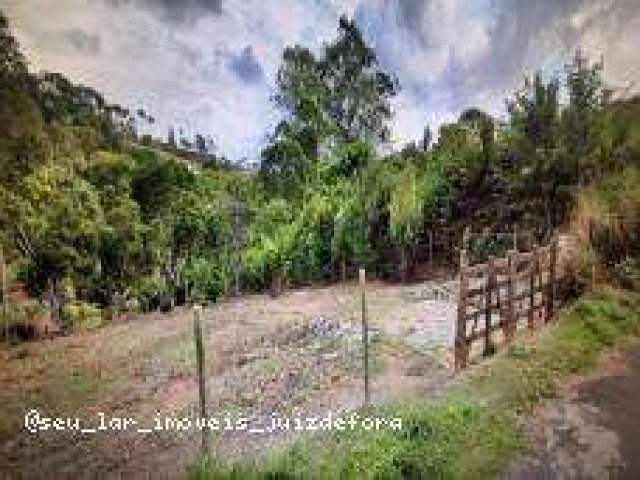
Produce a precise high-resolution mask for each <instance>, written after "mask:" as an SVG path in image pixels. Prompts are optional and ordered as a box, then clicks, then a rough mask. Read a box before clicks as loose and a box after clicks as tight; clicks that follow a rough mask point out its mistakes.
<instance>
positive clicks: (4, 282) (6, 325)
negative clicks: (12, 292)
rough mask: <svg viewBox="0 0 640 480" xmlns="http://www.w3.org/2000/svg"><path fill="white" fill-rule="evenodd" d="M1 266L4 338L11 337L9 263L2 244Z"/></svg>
mask: <svg viewBox="0 0 640 480" xmlns="http://www.w3.org/2000/svg"><path fill="white" fill-rule="evenodd" d="M0 268H1V269H2V278H1V279H0V280H2V316H3V320H4V322H3V323H4V325H3V326H4V339H5V340H8V339H9V304H8V302H9V294H8V290H9V289H8V288H7V264H6V262H5V260H4V250H3V248H2V246H0Z"/></svg>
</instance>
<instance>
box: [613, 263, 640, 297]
mask: <svg viewBox="0 0 640 480" xmlns="http://www.w3.org/2000/svg"><path fill="white" fill-rule="evenodd" d="M613 278H614V280H615V281H616V282H617V283H618V284H619V285H620V286H621V287H622V288H626V289H628V290H636V291H640V259H638V258H631V257H628V258H626V259H624V260H623V261H622V262H620V263H618V264H617V265H616V266H615V268H614V270H613Z"/></svg>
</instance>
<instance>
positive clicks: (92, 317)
mask: <svg viewBox="0 0 640 480" xmlns="http://www.w3.org/2000/svg"><path fill="white" fill-rule="evenodd" d="M62 314H63V316H64V318H65V321H66V322H67V324H68V325H70V326H71V328H72V330H91V329H93V328H97V327H99V326H100V325H101V324H102V310H101V309H100V307H98V306H96V305H93V304H91V303H83V302H74V303H69V304H67V305H65V306H64V307H63V309H62Z"/></svg>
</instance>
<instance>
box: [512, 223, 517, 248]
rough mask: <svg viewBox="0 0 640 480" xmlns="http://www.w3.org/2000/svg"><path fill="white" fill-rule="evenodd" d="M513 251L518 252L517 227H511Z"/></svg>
mask: <svg viewBox="0 0 640 480" xmlns="http://www.w3.org/2000/svg"><path fill="white" fill-rule="evenodd" d="M513 249H514V250H515V251H518V225H517V224H514V225H513Z"/></svg>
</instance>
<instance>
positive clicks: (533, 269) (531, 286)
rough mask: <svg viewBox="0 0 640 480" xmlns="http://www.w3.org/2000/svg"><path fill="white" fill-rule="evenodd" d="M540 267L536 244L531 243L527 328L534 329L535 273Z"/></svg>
mask: <svg viewBox="0 0 640 480" xmlns="http://www.w3.org/2000/svg"><path fill="white" fill-rule="evenodd" d="M539 268H540V260H539V253H538V245H537V244H534V245H533V254H532V257H531V264H530V265H529V312H528V316H527V320H528V326H529V330H531V331H533V329H534V315H535V307H536V275H537V274H538V270H539Z"/></svg>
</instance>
